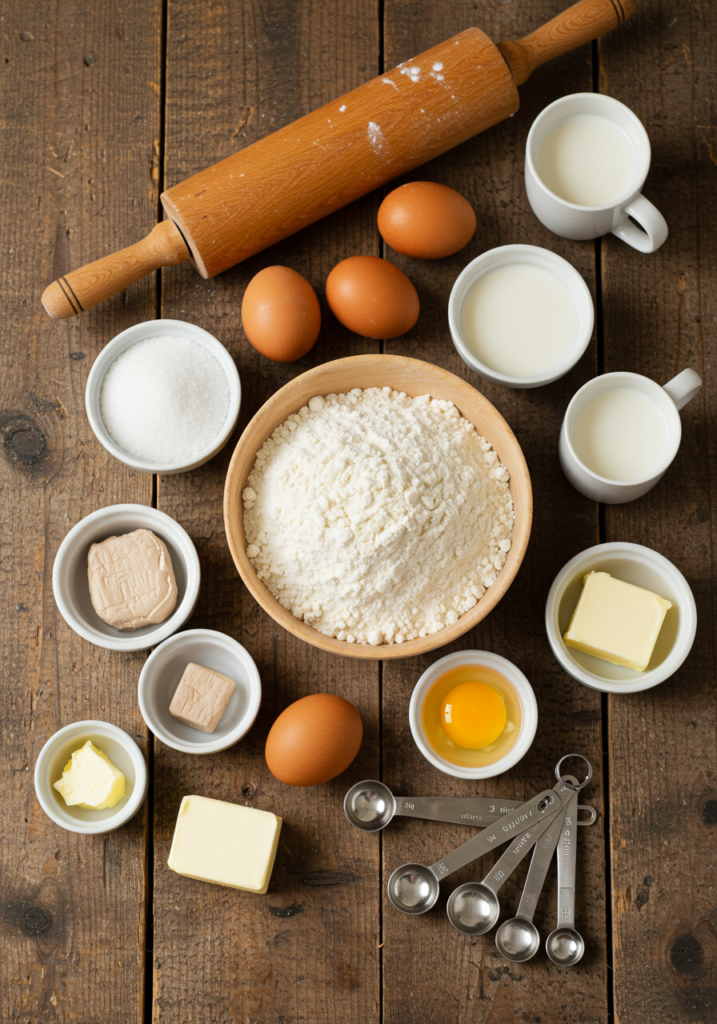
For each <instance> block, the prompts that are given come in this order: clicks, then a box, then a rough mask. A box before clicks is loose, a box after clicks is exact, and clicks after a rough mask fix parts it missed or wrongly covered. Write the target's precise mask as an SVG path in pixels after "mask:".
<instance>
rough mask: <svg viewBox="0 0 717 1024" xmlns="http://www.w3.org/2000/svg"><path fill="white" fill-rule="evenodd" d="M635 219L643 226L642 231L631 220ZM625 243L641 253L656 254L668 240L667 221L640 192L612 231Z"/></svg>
mask: <svg viewBox="0 0 717 1024" xmlns="http://www.w3.org/2000/svg"><path fill="white" fill-rule="evenodd" d="M630 217H634V218H635V220H636V221H638V222H639V223H640V224H641V225H642V231H641V230H640V228H638V227H637V226H636V225H635V224H633V223H632V221H631V220H630V219H629V218H630ZM612 233H613V235H617V237H618V238H621V239H622V240H623V242H627V244H628V245H631V246H632V247H633V249H639V250H640V252H655V250H656V249H659V248H660V246H661V245H662V244H663V243H664V241H665V239H666V238H667V221H666V220H665V218H664V217H663V216H662V214H661V213H660V211H659V210H658V209H657V207H656V206H653V205H652V203H651V202H650V200H649V199H645V197H644V196H643V194H642V193H641V192H640V193H639V194H638V195H636V196H635V198H634V199H633V200H632V202H630V203H628V205H627V206H626V207H625V209H624V210H623V218H622V220H621V221H620V223H619V224H618V225H617V227H615V228H613V229H612Z"/></svg>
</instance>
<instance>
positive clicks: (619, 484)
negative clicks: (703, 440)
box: [559, 370, 702, 505]
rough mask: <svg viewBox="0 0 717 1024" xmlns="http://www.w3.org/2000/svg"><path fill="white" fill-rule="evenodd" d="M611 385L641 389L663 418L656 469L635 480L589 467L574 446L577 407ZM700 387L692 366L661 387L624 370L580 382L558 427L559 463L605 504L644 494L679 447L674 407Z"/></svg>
mask: <svg viewBox="0 0 717 1024" xmlns="http://www.w3.org/2000/svg"><path fill="white" fill-rule="evenodd" d="M614 387H627V388H636V389H637V390H638V391H642V392H643V393H644V394H646V395H647V396H648V397H649V398H650V399H652V401H653V402H655V404H656V405H657V406H658V408H659V409H660V411H661V412H662V414H663V416H664V418H665V423H666V425H667V437H668V442H667V445H666V448H665V451H664V453H663V457H662V459H661V460H660V464H659V466H658V468H657V470H656V471H655V472H652V473H651V474H650V475H649V476H646V477H641V478H637V479H635V480H609V479H608V478H607V477H604V476H600V475H599V474H598V473H595V472H594V471H593V470H592V469H590V468H589V467H588V466H587V465H586V464H585V463H584V462H583V461H582V460H581V459H580V458H579V456H578V454H577V452H576V450H575V445H574V440H573V431H574V427H575V419H576V416H577V413H578V411H579V409H580V408H581V406H582V405H583V403H584V402H585V401H586V400H587V399H589V398H591V397H592V396H593V395H596V394H598V392H600V391H603V390H606V389H607V388H614ZM701 387H702V379H701V377H700V376H699V374H697V373H695V371H694V370H683V371H682V373H678V374H677V376H676V377H674V378H673V379H672V380H671V381H669V382H668V383H667V384H665V385H664V387H660V385H659V384H656V383H655V382H654V381H653V380H650V378H649V377H643V376H642V374H641V373H627V372H618V373H604V374H602V375H601V376H600V377H594V378H593V379H592V380H590V381H588V383H587V384H584V385H583V386H582V387H581V388H580V390H579V391H577V392H576V393H575V395H574V396H573V398H572V400H571V402H570V405H569V406H568V408H567V411H566V413H565V417H564V419H563V425H562V427H561V429H560V446H559V451H560V465H561V466H562V469H563V472H564V473H565V475H566V477H567V478H568V480H569V481H570V483H571V484H572V485H573V487H574V488H575V489H576V490H577V491H580V493H581V494H584V495H585V497H586V498H592V500H593V501H603V502H606V503H607V504H609V505H619V504H621V503H623V502H625V501H634V500H635V498H641V497H642V495H643V494H647V492H648V491H649V490H650V489H651V488H653V487H654V486H655V484H656V483H657V482H658V480H660V479H661V478H662V477H663V476H664V474H665V473H666V472H667V469H668V468H669V466H670V464H671V462H672V460H673V459H674V457H675V455H677V450H678V448H679V447H680V439H681V437H682V423H681V421H680V416H679V411H678V410H680V409H681V408H682V407H683V406H684V405H687V403H688V402H689V401H691V400H692V399H693V398H694V397H695V395H696V394H697V392H698V391H699V390H700V388H701Z"/></svg>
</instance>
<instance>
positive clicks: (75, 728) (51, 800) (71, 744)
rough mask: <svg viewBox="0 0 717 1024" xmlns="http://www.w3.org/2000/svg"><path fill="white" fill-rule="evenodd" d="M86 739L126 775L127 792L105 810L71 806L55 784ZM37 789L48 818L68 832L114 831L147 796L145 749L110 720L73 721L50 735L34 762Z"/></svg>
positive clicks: (97, 832) (94, 832)
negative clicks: (116, 802)
mask: <svg viewBox="0 0 717 1024" xmlns="http://www.w3.org/2000/svg"><path fill="white" fill-rule="evenodd" d="M87 740H92V742H93V743H94V745H95V746H96V747H97V748H98V750H101V751H102V753H103V754H106V755H107V757H108V758H109V759H110V761H111V762H112V764H113V765H114V766H115V768H119V770H120V771H121V772H123V773H124V777H125V787H126V788H125V795H124V796H123V797H122V799H121V800H120V802H119V803H118V804H115V806H114V807H110V808H108V809H107V810H105V811H91V810H87V809H86V808H84V807H68V806H67V804H66V803H65V801H64V799H63V797H62V796H61V795H60V794H59V793H58V792H57V790H56V789H55V788H54V785H53V783H55V782H58V781H59V780H60V779H61V778H62V772H63V771H64V768H65V765H66V764H67V762H68V761H69V760H70V758H71V756H72V754H73V752H74V751H75V750H79V748H80V747H83V746H84V745H85V743H86V742H87ZM35 792H36V793H37V799H38V800H39V801H40V806H41V807H42V809H43V811H44V812H45V814H46V815H47V816H48V818H52V820H53V821H54V822H55V824H57V825H60V826H61V827H62V828H64V829H67V831H68V832H80V833H81V834H83V835H88V836H91V835H99V834H100V833H102V832H113V831H114V830H115V829H116V828H119V827H120V826H121V825H124V824H126V823H127V822H128V821H129V820H130V818H133V817H134V815H135V814H136V813H137V811H138V810H139V809H140V807H141V806H142V804H143V803H144V798H145V796H146V795H147V766H146V765H145V763H144V757H143V755H142V751H141V750H140V749H139V747H138V746H137V744H136V743H135V741H134V740H133V739H132V737H131V736H128V735H127V733H126V732H125V731H124V730H123V729H120V728H118V726H116V725H111V724H110V723H109V722H95V721H86V722H73V723H72V724H71V725H66V726H65V727H64V728H62V729H60V730H59V731H58V732H56V733H55V734H54V735H53V736H51V737H50V738H49V740H48V741H47V743H46V744H45V746H44V747H43V748H42V750H41V751H40V754H39V756H38V758H37V761H36V762H35Z"/></svg>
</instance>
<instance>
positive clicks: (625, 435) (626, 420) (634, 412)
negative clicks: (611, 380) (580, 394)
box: [571, 387, 669, 483]
mask: <svg viewBox="0 0 717 1024" xmlns="http://www.w3.org/2000/svg"><path fill="white" fill-rule="evenodd" d="M571 440H572V443H573V448H574V449H575V454H576V455H577V457H578V458H579V459H580V461H581V462H582V463H583V464H584V465H585V466H587V468H588V469H590V470H592V472H593V473H597V475H598V476H602V477H605V478H607V479H608V480H617V481H619V482H621V483H627V482H629V481H631V480H641V479H644V478H646V477H650V476H653V475H654V474H656V473H659V472H660V470H661V469H662V468H663V465H664V460H665V456H666V453H667V450H668V444H669V431H668V425H667V421H666V420H665V417H664V415H663V413H662V410H661V409H660V407H659V406H658V405H657V403H656V402H653V400H652V399H651V398H650V396H649V395H646V394H645V392H644V391H640V390H638V388H631V387H612V388H603V390H602V391H597V392H595V394H593V395H591V396H590V397H589V398H587V399H586V400H585V401H584V402H583V404H582V405H581V406H580V408H579V409H578V411H577V413H576V414H575V418H574V420H573V426H572V430H571Z"/></svg>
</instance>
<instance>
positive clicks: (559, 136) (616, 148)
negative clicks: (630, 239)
mask: <svg viewBox="0 0 717 1024" xmlns="http://www.w3.org/2000/svg"><path fill="white" fill-rule="evenodd" d="M535 167H536V170H537V172H538V174H539V176H540V178H541V179H542V181H543V184H545V185H546V186H547V187H548V188H549V189H550V191H551V192H554V193H555V195H556V196H559V197H560V198H561V199H564V200H565V202H568V203H574V204H575V205H576V206H589V207H594V206H608V205H609V204H610V203H614V202H616V201H617V200H618V199H620V198H622V197H623V196H625V195H626V194H627V193H628V192H629V191H630V188H631V187H632V185H633V182H634V181H635V179H636V176H637V157H636V154H635V149H634V146H633V144H632V142H631V140H630V138H629V136H628V135H627V133H626V132H624V131H623V130H622V128H620V126H619V125H617V124H615V122H614V121H611V120H610V119H609V118H607V117H602V116H601V115H599V114H573V115H571V116H570V117H565V118H563V119H562V121H558V122H557V124H554V125H553V127H552V128H550V129H549V130H548V131H547V132H546V133H545V135H544V137H543V139H542V140H541V142H540V145H539V148H538V151H537V156H536V159H535Z"/></svg>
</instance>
